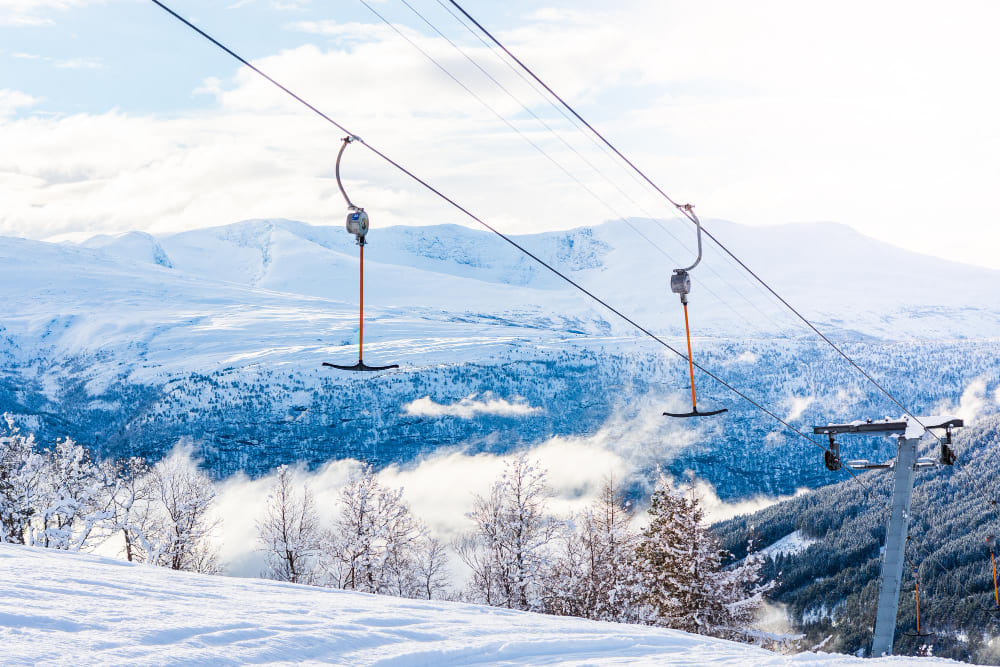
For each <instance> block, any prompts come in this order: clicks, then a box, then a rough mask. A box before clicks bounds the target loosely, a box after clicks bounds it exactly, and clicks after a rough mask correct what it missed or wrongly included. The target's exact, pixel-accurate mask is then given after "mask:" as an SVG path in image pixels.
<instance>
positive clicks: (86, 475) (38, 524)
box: [28, 438, 108, 550]
mask: <svg viewBox="0 0 1000 667" xmlns="http://www.w3.org/2000/svg"><path fill="white" fill-rule="evenodd" d="M41 475H42V484H41V490H42V492H41V494H39V495H38V496H36V502H37V505H36V511H35V515H34V519H33V520H32V522H31V524H30V526H29V530H28V534H29V543H30V544H32V545H35V546H43V547H48V548H51V549H67V550H69V549H73V550H79V549H81V548H83V547H84V546H85V545H86V543H87V540H88V539H89V537H90V533H91V530H92V529H93V526H94V524H95V523H96V522H97V521H102V520H106V519H107V518H108V514H107V512H106V508H105V507H102V503H101V492H102V490H103V487H104V479H103V478H102V476H101V474H100V471H99V469H98V466H97V465H96V464H95V463H94V462H93V461H92V460H91V458H90V454H89V453H88V452H87V450H86V449H85V448H83V447H81V446H80V445H78V444H76V443H75V442H73V441H72V440H70V439H68V438H67V439H65V440H60V441H58V442H57V443H56V444H55V446H54V447H52V448H50V449H46V450H45V451H44V452H43V467H42V472H41Z"/></svg>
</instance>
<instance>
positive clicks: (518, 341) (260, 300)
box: [0, 220, 1000, 498]
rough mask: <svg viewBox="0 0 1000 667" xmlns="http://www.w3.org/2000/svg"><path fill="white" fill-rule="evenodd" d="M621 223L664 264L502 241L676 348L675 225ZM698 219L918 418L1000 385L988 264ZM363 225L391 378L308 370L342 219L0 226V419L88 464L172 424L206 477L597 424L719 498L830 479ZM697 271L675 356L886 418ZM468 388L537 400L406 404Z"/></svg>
mask: <svg viewBox="0 0 1000 667" xmlns="http://www.w3.org/2000/svg"><path fill="white" fill-rule="evenodd" d="M632 224H633V225H634V226H635V227H636V228H638V229H639V230H640V231H642V232H643V233H644V234H646V235H647V236H648V237H649V238H650V239H652V240H653V241H654V242H656V243H658V244H659V245H660V246H661V247H663V248H664V249H666V250H667V251H668V252H669V253H670V254H671V255H672V256H673V259H664V258H663V257H662V256H661V255H660V254H659V253H658V252H657V251H656V250H655V249H654V248H653V247H652V246H651V245H649V243H647V242H646V241H645V240H643V238H642V237H641V236H639V235H638V234H636V233H635V231H634V230H633V229H630V228H629V227H628V226H626V225H625V224H623V223H609V224H606V225H601V226H598V227H592V228H580V229H574V230H569V231H564V232H547V233H544V234H537V235H527V236H519V237H517V239H518V241H519V242H520V243H523V244H524V245H525V246H526V247H528V248H530V249H531V250H533V251H535V252H537V253H538V254H539V256H540V257H542V258H543V259H545V260H546V261H549V262H551V263H553V264H554V265H555V266H558V267H560V268H562V269H564V270H566V271H567V272H568V273H569V275H571V276H572V277H573V279H574V280H578V281H580V282H581V283H582V284H584V285H586V286H588V287H589V288H591V289H593V290H594V291H595V292H596V293H597V294H600V295H602V296H605V297H607V298H608V299H609V300H610V301H611V302H612V303H614V304H616V305H620V306H621V307H622V308H623V309H624V310H625V311H626V312H628V313H629V314H631V315H633V316H634V317H635V318H636V319H637V320H638V321H639V322H641V323H643V324H646V325H647V326H649V327H651V328H652V330H654V331H656V332H658V333H660V334H661V335H663V336H664V338H665V339H666V340H667V341H668V342H671V343H672V344H673V345H675V346H676V347H677V348H678V349H681V348H683V347H684V342H683V337H682V335H683V334H682V332H683V314H682V311H681V309H680V306H679V303H678V301H677V299H676V297H675V295H673V294H671V293H670V292H669V289H668V287H667V278H668V276H669V273H670V271H671V269H672V267H673V266H676V265H680V264H684V263H687V262H689V261H690V257H691V255H692V252H691V249H692V248H693V244H694V238H693V234H692V230H691V229H690V228H689V227H684V226H682V225H681V223H671V225H672V226H668V227H667V229H666V231H665V230H664V229H662V228H660V227H659V226H658V225H656V224H654V223H652V222H650V221H643V220H636V221H633V223H632ZM709 224H710V225H711V227H712V228H713V229H714V230H715V232H716V233H717V234H718V235H719V236H720V237H721V238H723V239H724V240H725V241H726V242H727V243H730V244H731V245H732V247H733V248H734V250H736V251H737V252H739V253H740V254H741V256H744V257H745V258H746V260H747V261H748V262H749V263H750V264H751V265H752V266H754V267H755V268H756V269H758V270H759V271H760V272H761V274H762V275H764V276H765V277H766V278H767V279H768V280H770V281H772V282H773V284H774V285H775V287H776V288H777V289H779V290H780V291H781V292H782V293H783V294H786V295H787V296H788V298H789V299H790V300H791V301H792V302H793V303H795V304H796V305H798V306H800V307H801V308H802V309H803V310H804V311H805V312H806V314H808V315H809V316H810V317H814V318H815V319H816V321H817V323H818V324H819V326H821V327H822V328H823V329H824V330H826V331H828V332H829V333H830V334H831V335H832V336H834V337H836V338H837V339H838V340H840V341H841V342H842V343H843V344H844V345H845V346H846V349H847V350H848V352H849V354H851V355H852V356H853V357H855V358H856V359H857V360H858V361H859V362H860V363H861V364H862V365H863V366H864V367H866V368H868V369H870V370H871V372H872V373H873V374H874V375H875V377H876V378H878V379H879V380H880V381H881V382H883V383H885V384H886V385H887V386H890V387H891V389H892V390H893V391H894V392H895V393H896V394H897V395H898V396H899V397H900V398H901V400H904V401H905V402H906V403H907V405H910V406H912V407H913V409H915V410H936V409H938V408H939V407H940V406H941V405H942V404H945V405H955V404H957V403H958V402H959V400H960V397H961V396H962V394H963V392H964V391H965V389H966V387H967V386H968V384H969V383H970V382H972V381H974V380H975V379H977V378H986V379H988V381H989V382H990V383H993V382H995V378H997V377H1000V357H998V355H997V354H996V344H995V342H993V339H992V338H991V337H993V336H995V335H996V333H997V331H998V330H1000V329H998V326H997V322H998V321H1000V272H996V271H988V270H985V269H976V268H972V267H965V266H961V265H956V264H952V263H948V262H944V261H941V260H938V259H934V258H931V257H927V256H922V255H916V254H913V253H908V252H905V251H902V250H899V249H895V248H892V247H890V246H887V245H885V244H879V243H877V242H874V241H872V240H870V239H866V238H865V237H863V236H861V235H859V234H856V233H854V232H852V231H850V230H849V229H847V228H845V227H842V226H838V225H788V226H781V227H773V228H764V229H761V228H748V227H741V226H739V225H734V224H732V223H725V222H720V221H711V222H710V223H709ZM668 232H669V233H668ZM671 235H672V236H671ZM369 239H370V244H369V245H368V246H367V249H366V268H367V272H366V283H365V284H366V301H365V303H366V325H365V341H366V354H365V357H366V360H367V361H368V362H369V363H398V364H399V365H400V369H399V370H398V371H394V372H392V373H385V374H379V375H377V376H364V377H360V376H358V375H352V374H348V373H343V372H338V371H332V370H331V369H329V368H324V367H322V365H321V364H322V362H324V361H333V362H348V363H349V362H351V361H352V360H354V359H356V355H357V347H356V345H357V338H358V320H357V298H358V294H357V289H358V282H357V280H358V276H357V271H358V258H357V247H356V246H355V245H354V244H353V238H352V237H351V236H350V235H349V234H347V233H346V232H345V231H344V230H343V229H342V228H341V227H340V226H337V227H315V226H311V225H307V224H305V223H301V222H292V221H287V220H256V221H246V222H241V223H236V224H233V225H227V226H224V227H215V228H210V229H203V230H196V231H190V232H184V233H181V234H174V235H167V236H160V237H153V236H150V235H148V234H137V233H132V234H126V235H124V236H121V237H117V238H112V237H99V238H95V239H92V240H91V241H89V242H88V243H86V244H83V246H78V245H72V244H51V243H41V242H35V241H26V240H23V239H8V238H0V301H2V302H3V303H4V305H5V309H4V312H3V313H2V314H0V327H2V329H0V361H2V365H0V371H2V372H0V412H5V413H9V414H11V415H12V417H13V418H14V420H15V422H16V423H17V424H19V425H21V426H22V427H23V428H25V429H26V430H30V431H35V432H37V433H38V434H39V436H41V437H43V438H47V439H52V438H57V437H63V436H67V435H68V436H71V437H73V438H76V439H78V440H79V441H81V442H83V443H85V444H87V445H90V446H91V447H93V448H94V449H95V450H97V451H98V452H99V453H100V454H101V455H108V456H121V455H128V454H143V455H147V456H151V457H153V458H156V457H157V456H159V455H160V454H161V453H162V452H164V451H165V450H166V449H168V448H169V447H171V446H172V445H173V444H174V443H175V442H176V441H177V440H178V439H179V438H190V439H193V440H194V441H195V443H196V444H197V448H198V453H199V455H200V456H202V457H203V459H204V460H205V463H206V466H207V467H208V468H209V469H210V470H211V471H212V472H213V474H215V475H217V476H224V475H228V474H231V473H233V472H237V471H245V472H248V473H250V474H254V475H255V474H260V473H263V472H265V471H268V470H270V469H271V468H273V467H274V466H275V465H278V464H280V463H286V462H293V461H304V462H306V463H308V464H309V465H318V464H320V463H322V462H324V461H328V460H330V459H333V458H341V457H354V458H358V459H362V460H365V461H369V462H371V463H373V464H375V465H380V466H381V465H386V464H389V463H405V462H410V461H414V460H416V459H418V458H419V457H421V456H423V455H425V454H427V453H429V452H431V451H435V450H437V449H439V448H441V447H462V448H467V449H469V450H471V451H509V450H510V449H513V448H516V447H523V446H530V445H532V444H535V443H537V442H539V441H540V440H543V439H546V438H550V437H552V436H575V435H592V434H594V433H595V432H597V431H598V430H600V429H602V428H606V427H607V428H611V429H612V431H613V433H614V436H613V438H614V440H615V441H616V442H617V443H618V444H617V445H616V446H619V447H622V448H628V450H629V457H630V458H632V459H634V460H632V461H631V463H632V464H633V465H634V467H635V468H636V470H637V471H639V472H640V473H645V472H649V471H651V470H652V469H653V468H654V467H655V466H657V465H662V466H665V467H666V468H667V469H669V470H670V471H672V472H673V473H675V474H677V475H682V474H683V473H684V472H685V471H688V470H691V471H694V472H695V473H697V474H698V475H699V476H700V477H702V478H704V479H707V480H708V481H709V482H711V483H712V484H713V485H715V486H716V487H717V490H718V492H719V494H720V495H721V496H722V497H723V498H745V497H749V496H755V495H761V494H764V495H774V494H789V493H793V492H794V491H795V490H796V489H797V488H799V487H802V486H807V487H812V486H816V485H817V484H820V483H823V482H824V481H825V480H826V479H828V478H827V477H826V476H825V473H824V472H823V469H822V468H821V467H819V466H817V465H813V464H812V463H815V462H816V461H818V459H817V458H816V457H817V456H819V454H820V452H818V450H817V449H816V448H815V447H814V446H813V445H811V444H809V443H808V442H805V441H802V440H799V439H797V438H796V437H795V436H794V435H792V434H789V433H787V432H785V431H783V430H782V429H781V428H779V427H778V426H777V425H776V424H775V422H773V420H770V419H769V418H767V417H764V416H762V415H761V414H760V413H758V412H757V411H756V410H754V409H753V408H752V407H750V406H749V405H748V404H746V403H744V402H742V401H741V400H739V399H738V398H736V397H734V396H733V395H731V394H729V393H728V392H726V391H724V390H723V389H722V388H721V387H719V386H718V385H715V384H714V383H713V381H711V380H709V379H707V378H704V377H702V378H700V379H699V380H698V389H699V395H700V396H701V397H702V400H703V402H704V403H703V404H704V405H706V406H708V405H711V406H719V407H727V408H729V410H730V411H729V412H728V413H726V415H725V416H722V417H719V418H718V419H714V420H709V421H702V422H698V423H692V422H672V421H671V420H667V419H666V418H663V417H662V416H661V413H662V412H663V410H665V409H682V408H683V406H684V405H685V401H686V400H687V398H686V394H687V393H688V380H687V377H686V373H687V370H686V364H684V363H683V361H682V360H681V359H679V358H678V357H676V356H674V355H672V354H670V353H669V352H667V351H665V350H663V349H662V348H660V347H659V346H656V345H655V344H653V343H651V342H650V341H649V340H648V339H646V338H644V337H641V336H639V335H638V334H637V333H636V332H635V331H633V330H631V329H630V328H629V327H628V326H627V325H624V324H623V323H621V322H620V321H618V320H616V319H615V318H614V317H613V316H611V315H610V313H608V312H606V311H605V310H603V309H602V308H601V307H599V306H597V305H595V304H594V303H592V302H590V301H588V300H586V299H585V298H583V297H582V296H581V295H580V294H578V293H576V292H574V291H572V290H570V289H568V288H567V287H566V286H565V285H564V284H563V283H561V282H560V281H558V280H556V279H554V278H553V277H552V276H551V275H549V274H547V273H546V272H545V271H543V270H540V268H539V267H538V266H537V265H535V264H533V263H531V262H530V261H529V260H527V259H526V258H525V257H524V256H522V255H520V254H518V253H517V252H516V251H514V250H513V249H512V248H511V247H510V246H509V245H508V244H506V243H504V242H503V241H502V240H500V239H498V238H497V237H495V236H493V235H492V234H489V233H487V232H483V231H479V230H473V229H469V228H465V227H460V226H455V225H441V226H434V227H392V228H384V229H379V228H376V229H374V230H373V231H372V232H371V234H370V237H369ZM678 239H679V240H680V241H683V245H682V244H681V243H680V242H679V241H678ZM684 246H686V247H684ZM694 282H695V292H694V293H693V295H692V297H691V317H692V326H693V329H694V336H695V340H694V344H695V355H696V357H697V358H698V360H699V361H701V362H703V363H704V364H705V366H706V367H707V368H710V369H712V370H713V371H714V372H716V373H718V374H719V375H720V376H721V377H723V378H725V379H727V380H728V381H730V382H732V383H733V384H734V385H735V386H737V387H740V388H741V389H743V390H745V391H747V392H748V394H749V395H750V396H752V397H754V398H755V399H756V400H759V401H760V402H762V403H763V404H765V405H767V406H769V407H770V408H771V409H773V410H775V411H776V413H778V414H779V415H780V416H782V417H783V418H787V419H789V420H791V421H792V422H793V423H795V424H797V425H798V426H799V427H805V426H808V425H809V424H810V423H811V422H813V421H816V420H827V419H834V418H853V416H854V415H856V414H874V415H884V414H890V413H896V412H897V410H898V409H897V408H896V406H894V405H892V404H891V403H890V402H888V401H887V400H886V399H885V398H884V397H881V396H879V395H878V394H877V393H875V392H873V391H872V388H871V387H870V386H868V385H867V384H866V383H865V381H864V380H863V378H861V377H860V376H859V375H858V374H857V373H855V372H854V371H853V369H851V368H850V367H849V366H848V365H847V364H845V363H844V362H843V360H841V359H839V358H838V357H837V356H836V355H835V354H834V353H833V352H832V351H830V350H829V349H828V348H825V347H824V346H823V344H822V343H820V342H818V341H817V340H816V338H815V336H813V335H812V334H811V333H809V332H807V331H804V330H803V328H802V326H801V323H796V321H795V320H794V318H792V317H791V316H790V315H788V314H787V313H786V312H784V311H783V310H782V308H781V307H780V306H779V305H777V304H776V303H775V302H774V300H773V299H772V298H771V297H769V296H765V295H764V294H763V293H762V292H761V291H760V289H759V288H756V287H754V286H753V284H752V283H750V282H748V280H747V278H746V276H744V275H743V274H742V273H740V272H739V270H738V269H737V268H736V267H734V266H733V265H732V264H731V263H730V262H729V261H728V260H726V259H725V258H724V257H722V256H721V255H720V254H719V252H718V250H716V249H714V248H713V246H712V245H711V244H709V245H707V246H706V255H705V262H704V264H703V265H702V266H700V267H699V268H698V270H697V271H696V272H695V279H694ZM720 298H721V299H720ZM993 389H994V387H993V385H992V384H991V385H990V387H989V390H990V391H993ZM487 393H489V394H490V395H491V396H493V397H495V398H498V399H502V400H504V401H507V402H510V403H516V402H520V401H523V402H525V403H526V404H527V405H529V406H531V407H532V408H534V409H532V410H530V411H528V412H525V413H523V414H513V415H512V414H495V413H477V414H474V415H470V416H463V415H461V414H452V413H449V412H448V411H447V410H444V411H441V412H438V413H433V414H416V413H413V412H411V411H409V410H407V409H406V406H407V405H409V404H410V403H412V402H413V401H417V400H424V399H429V400H430V401H432V402H433V403H435V404H439V405H443V406H449V405H452V404H454V403H456V402H459V401H461V400H463V399H465V398H467V397H469V396H470V395H477V396H482V395H486V394H487ZM802 461H809V462H812V463H811V464H810V465H802Z"/></svg>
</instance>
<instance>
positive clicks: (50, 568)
mask: <svg viewBox="0 0 1000 667" xmlns="http://www.w3.org/2000/svg"><path fill="white" fill-rule="evenodd" d="M0 662H2V663H3V664H4V665H26V664H73V665H80V664H116V665H120V664H213V665H225V664H245V663H328V664H338V665H620V664H647V665H706V664H711V665H717V664H718V665H741V666H742V665H810V666H817V665H843V664H858V665H860V664H862V663H864V664H870V663H871V661H863V660H861V659H859V658H853V657H848V656H841V655H830V654H814V653H807V654H799V655H794V656H781V655H777V654H774V653H771V652H768V651H765V650H762V649H758V648H754V647H751V646H746V645H743V644H737V643H732V642H727V641H722V640H717V639H709V638H705V637H699V636H696V635H689V634H686V633H683V632H678V631H673V630H663V629H656V628H649V627H642V626H633V625H618V624H614V623H598V622H594V621H585V620H580V619H572V618H559V617H553V616H544V615H538V614H529V613H523V612H515V611H509V610H504V609H496V608H492V607H481V606H476V605H467V604H458V603H453V602H427V601H417V600H405V599H400V598H392V597H386V596H375V595H367V594H363V593H352V592H347V591H339V590H330V589H319V588H310V587H306V586H295V585H291V584H283V583H278V582H272V581H265V580H259V579H236V578H229V577H214V576H206V575H197V574H189V573H183V572H172V571H169V570H164V569H161V568H155V567H149V566H144V565H132V564H130V563H125V562H122V561H116V560H111V559H106V558H99V557H95V556H89V555H81V554H71V553H65V552H55V551H51V550H45V549H33V548H28V547H18V546H11V545H0ZM875 662H876V663H878V664H905V663H907V662H916V661H908V660H906V659H904V658H889V659H883V660H876V661H875ZM919 662H920V664H928V663H937V664H945V663H948V661H944V660H934V659H927V658H923V659H921V660H920V661H919ZM951 664H954V663H951Z"/></svg>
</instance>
